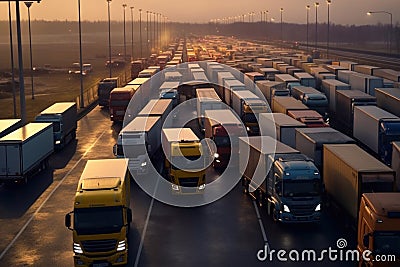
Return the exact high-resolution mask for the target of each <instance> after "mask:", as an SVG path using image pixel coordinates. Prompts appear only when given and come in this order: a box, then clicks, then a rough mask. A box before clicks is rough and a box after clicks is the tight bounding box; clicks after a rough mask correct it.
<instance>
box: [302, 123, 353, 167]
mask: <svg viewBox="0 0 400 267" xmlns="http://www.w3.org/2000/svg"><path fill="white" fill-rule="evenodd" d="M354 143H355V141H354V139H352V138H350V137H348V136H347V135H345V134H343V133H341V132H339V131H337V130H335V129H333V128H330V127H325V128H298V129H296V146H295V148H296V149H297V150H299V151H300V152H301V153H303V154H304V155H306V156H308V157H310V158H311V159H312V160H313V161H314V164H315V166H317V168H318V169H319V170H322V167H323V165H322V162H323V154H322V151H323V145H324V144H354Z"/></svg>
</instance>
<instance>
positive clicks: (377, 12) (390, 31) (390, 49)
mask: <svg viewBox="0 0 400 267" xmlns="http://www.w3.org/2000/svg"><path fill="white" fill-rule="evenodd" d="M372 14H387V15H389V17H390V28H389V54H391V53H392V31H393V14H392V13H390V12H388V11H369V12H368V13H367V15H368V16H371V15H372Z"/></svg>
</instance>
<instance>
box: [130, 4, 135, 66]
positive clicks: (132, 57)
mask: <svg viewBox="0 0 400 267" xmlns="http://www.w3.org/2000/svg"><path fill="white" fill-rule="evenodd" d="M130 9H131V24H132V25H131V59H132V60H133V59H134V56H133V27H134V21H133V10H134V7H133V6H131V7H130Z"/></svg>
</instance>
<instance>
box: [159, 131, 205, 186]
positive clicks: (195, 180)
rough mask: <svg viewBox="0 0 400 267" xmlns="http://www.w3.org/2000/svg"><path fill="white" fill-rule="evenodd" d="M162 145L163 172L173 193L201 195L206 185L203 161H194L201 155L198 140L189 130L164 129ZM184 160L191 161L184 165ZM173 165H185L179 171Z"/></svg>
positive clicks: (200, 146)
mask: <svg viewBox="0 0 400 267" xmlns="http://www.w3.org/2000/svg"><path fill="white" fill-rule="evenodd" d="M162 144H163V149H164V153H165V170H166V172H167V173H168V177H169V179H170V181H171V183H172V190H173V192H175V193H201V192H203V191H204V188H205V184H206V177H205V169H204V162H203V161H201V162H200V161H196V160H198V159H199V158H200V157H201V155H202V149H203V148H202V145H201V143H200V140H199V138H198V137H197V136H196V134H195V133H194V132H193V131H192V129H190V128H166V129H163V130H162ZM185 160H189V161H191V162H190V164H187V165H185V163H184V162H185ZM175 165H181V166H182V165H185V170H181V169H180V168H178V167H176V166H175Z"/></svg>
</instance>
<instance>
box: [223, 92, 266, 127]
mask: <svg viewBox="0 0 400 267" xmlns="http://www.w3.org/2000/svg"><path fill="white" fill-rule="evenodd" d="M231 107H232V109H233V110H234V111H235V112H236V114H238V116H239V117H240V119H241V120H242V122H243V124H244V125H245V127H246V130H247V132H248V133H249V134H250V135H257V134H258V133H259V132H260V128H259V125H258V122H257V117H258V114H260V113H263V112H270V109H269V107H268V106H267V103H266V102H265V101H263V100H261V99H260V98H259V97H258V96H256V95H255V94H253V93H252V92H250V91H247V90H245V91H233V93H232V105H231Z"/></svg>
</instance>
